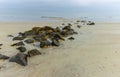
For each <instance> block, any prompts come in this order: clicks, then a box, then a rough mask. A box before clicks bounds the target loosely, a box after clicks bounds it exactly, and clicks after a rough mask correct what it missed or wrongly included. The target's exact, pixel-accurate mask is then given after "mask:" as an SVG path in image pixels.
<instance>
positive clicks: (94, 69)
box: [0, 22, 120, 77]
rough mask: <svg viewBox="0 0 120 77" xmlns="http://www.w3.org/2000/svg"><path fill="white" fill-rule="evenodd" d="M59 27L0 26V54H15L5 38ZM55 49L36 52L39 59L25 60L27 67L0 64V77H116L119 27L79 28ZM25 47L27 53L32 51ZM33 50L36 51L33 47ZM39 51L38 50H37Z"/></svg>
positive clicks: (118, 73) (119, 64)
mask: <svg viewBox="0 0 120 77" xmlns="http://www.w3.org/2000/svg"><path fill="white" fill-rule="evenodd" d="M60 24H61V23H53V22H52V23H22V22H21V23H17V22H16V23H15V22H14V23H5V22H3V23H2V22H1V23H0V43H3V44H4V45H3V46H2V49H1V50H0V53H1V54H4V55H8V56H12V55H14V54H16V53H17V52H18V51H17V50H16V49H15V47H10V45H11V44H12V43H13V42H12V41H11V38H9V37H7V35H8V34H13V35H15V34H16V33H18V32H23V31H25V30H29V29H31V28H32V27H33V26H45V25H48V26H53V27H55V26H58V25H60ZM74 28H75V29H76V30H77V32H78V33H79V34H78V35H74V37H75V40H74V41H69V40H66V41H65V42H62V45H61V46H60V47H58V48H56V47H51V48H47V49H40V51H41V52H42V53H43V54H42V55H39V56H35V57H32V58H30V59H29V63H28V66H26V67H23V66H20V65H18V64H16V63H11V62H8V61H2V60H1V61H0V67H1V68H0V77H120V24H119V23H97V24H96V25H95V26H83V27H82V28H81V29H78V28H77V27H76V26H74ZM32 48H34V47H32V45H28V46H27V49H28V50H29V49H32ZM36 48H37V47H36ZM38 49H39V48H38Z"/></svg>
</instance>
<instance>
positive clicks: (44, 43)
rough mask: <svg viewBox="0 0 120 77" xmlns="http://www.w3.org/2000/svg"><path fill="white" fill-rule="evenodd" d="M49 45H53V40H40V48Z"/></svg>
mask: <svg viewBox="0 0 120 77" xmlns="http://www.w3.org/2000/svg"><path fill="white" fill-rule="evenodd" d="M48 46H51V42H50V41H48V40H45V41H41V42H40V48H46V47H48Z"/></svg>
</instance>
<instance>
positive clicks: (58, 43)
mask: <svg viewBox="0 0 120 77" xmlns="http://www.w3.org/2000/svg"><path fill="white" fill-rule="evenodd" d="M52 46H60V42H59V41H58V40H57V39H52Z"/></svg>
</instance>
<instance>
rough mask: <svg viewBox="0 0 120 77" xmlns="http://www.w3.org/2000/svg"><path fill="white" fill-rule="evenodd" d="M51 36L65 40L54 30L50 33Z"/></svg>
mask: <svg viewBox="0 0 120 77" xmlns="http://www.w3.org/2000/svg"><path fill="white" fill-rule="evenodd" d="M52 36H53V38H55V39H58V40H59V39H60V40H63V41H64V40H65V39H64V38H63V37H62V36H61V35H60V34H58V33H55V32H54V33H53V34H52Z"/></svg>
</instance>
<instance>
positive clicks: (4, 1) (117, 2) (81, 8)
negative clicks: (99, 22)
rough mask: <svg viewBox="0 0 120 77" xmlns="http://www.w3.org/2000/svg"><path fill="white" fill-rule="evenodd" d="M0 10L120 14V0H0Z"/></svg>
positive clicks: (28, 12)
mask: <svg viewBox="0 0 120 77" xmlns="http://www.w3.org/2000/svg"><path fill="white" fill-rule="evenodd" d="M0 10H1V11H0V14H2V13H7V12H10V13H15V12H21V13H26V14H30V15H32V14H38V13H41V15H47V14H51V15H52V14H55V15H56V16H57V15H58V16H60V15H68V16H70V15H74V16H75V15H76V16H77V15H79V16H80V15H84V16H93V15H94V16H102V15H103V16H120V0H0ZM37 12H38V13H37Z"/></svg>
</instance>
